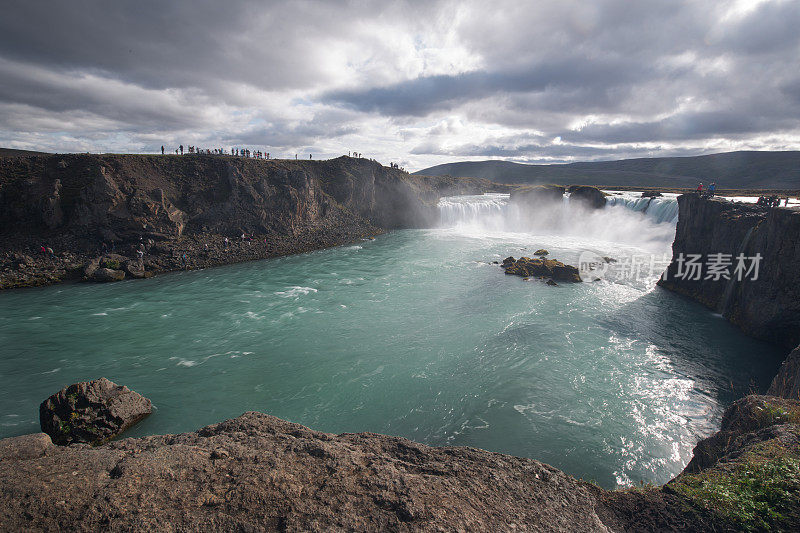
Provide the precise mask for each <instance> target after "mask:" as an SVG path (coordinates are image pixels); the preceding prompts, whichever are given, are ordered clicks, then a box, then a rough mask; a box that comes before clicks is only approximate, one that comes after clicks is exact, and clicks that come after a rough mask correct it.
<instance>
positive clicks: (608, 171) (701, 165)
mask: <svg viewBox="0 0 800 533" xmlns="http://www.w3.org/2000/svg"><path fill="white" fill-rule="evenodd" d="M415 174H424V175H443V174H449V175H451V176H459V177H475V178H486V179H490V180H492V181H497V182H500V183H552V182H556V183H563V184H571V183H581V184H586V185H600V186H615V185H617V186H641V187H695V186H697V183H698V182H699V181H702V182H704V183H709V182H711V181H716V182H717V185H718V186H719V187H720V188H726V189H800V152H728V153H722V154H712V155H704V156H695V157H655V158H642V159H623V160H620V161H599V162H586V163H569V164H561V165H526V164H521V163H511V162H509V161H464V162H457V163H446V164H443V165H437V166H434V167H430V168H426V169H423V170H420V171H418V172H416V173H415Z"/></svg>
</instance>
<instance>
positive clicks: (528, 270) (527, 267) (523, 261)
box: [502, 257, 581, 283]
mask: <svg viewBox="0 0 800 533" xmlns="http://www.w3.org/2000/svg"><path fill="white" fill-rule="evenodd" d="M509 259H510V260H511V261H509ZM513 259H514V258H513V257H509V258H507V259H505V260H504V261H503V265H502V266H503V268H505V270H506V274H514V275H516V276H522V277H525V278H528V277H537V278H550V279H551V280H555V281H571V282H574V283H577V282H580V281H581V276H580V274H579V272H578V269H577V268H575V267H574V266H571V265H565V264H564V263H562V262H561V261H556V260H555V259H545V258H544V257H542V258H536V259H531V258H530V257H520V258H519V259H517V260H516V261H514V260H513Z"/></svg>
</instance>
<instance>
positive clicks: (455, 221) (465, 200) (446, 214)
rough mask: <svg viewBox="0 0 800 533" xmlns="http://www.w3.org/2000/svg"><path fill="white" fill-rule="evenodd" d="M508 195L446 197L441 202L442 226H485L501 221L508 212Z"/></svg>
mask: <svg viewBox="0 0 800 533" xmlns="http://www.w3.org/2000/svg"><path fill="white" fill-rule="evenodd" d="M508 198H509V195H507V194H483V195H480V196H446V197H444V198H442V199H441V200H439V213H440V215H441V224H442V225H443V226H444V227H448V228H449V227H454V226H458V225H478V224H479V225H485V224H486V223H487V222H490V221H493V220H494V221H499V220H501V219H502V218H503V217H505V215H506V211H507V210H508Z"/></svg>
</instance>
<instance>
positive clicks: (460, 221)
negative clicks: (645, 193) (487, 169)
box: [439, 192, 678, 227]
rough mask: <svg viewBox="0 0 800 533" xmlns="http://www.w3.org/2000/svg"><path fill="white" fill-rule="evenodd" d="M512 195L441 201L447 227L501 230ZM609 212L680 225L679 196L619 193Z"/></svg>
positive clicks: (566, 197) (566, 204)
mask: <svg viewBox="0 0 800 533" xmlns="http://www.w3.org/2000/svg"><path fill="white" fill-rule="evenodd" d="M508 198H509V195H508V194H500V193H489V194H482V195H470V196H446V197H443V198H442V199H441V200H439V214H440V220H441V225H442V226H443V227H455V226H475V225H482V226H486V225H487V223H489V224H490V225H491V226H495V227H498V225H499V224H500V223H501V221H503V220H505V219H507V218H508V215H509V209H508V207H509V203H508ZM569 200H570V199H569V194H565V195H564V202H563V207H564V209H569ZM607 201H608V203H607V204H606V209H613V208H622V209H626V210H628V211H633V212H635V213H640V214H641V215H643V216H644V217H645V218H647V219H648V220H650V221H651V222H654V223H656V224H664V223H667V224H673V225H674V224H677V222H678V200H677V195H669V196H663V197H658V198H642V197H641V193H627V192H626V193H615V194H612V195H610V196H608V198H607Z"/></svg>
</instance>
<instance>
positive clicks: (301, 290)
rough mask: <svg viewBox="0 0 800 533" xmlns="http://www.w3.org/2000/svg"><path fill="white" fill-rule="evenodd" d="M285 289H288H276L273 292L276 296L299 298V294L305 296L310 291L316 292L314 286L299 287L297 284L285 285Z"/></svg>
mask: <svg viewBox="0 0 800 533" xmlns="http://www.w3.org/2000/svg"><path fill="white" fill-rule="evenodd" d="M287 289H288V290H285V291H278V292H276V293H274V294H275V295H276V296H280V297H281V298H299V297H300V296H305V295H307V294H311V293H312V292H317V289H315V288H314V287H301V286H299V285H294V286H291V287H287Z"/></svg>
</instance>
